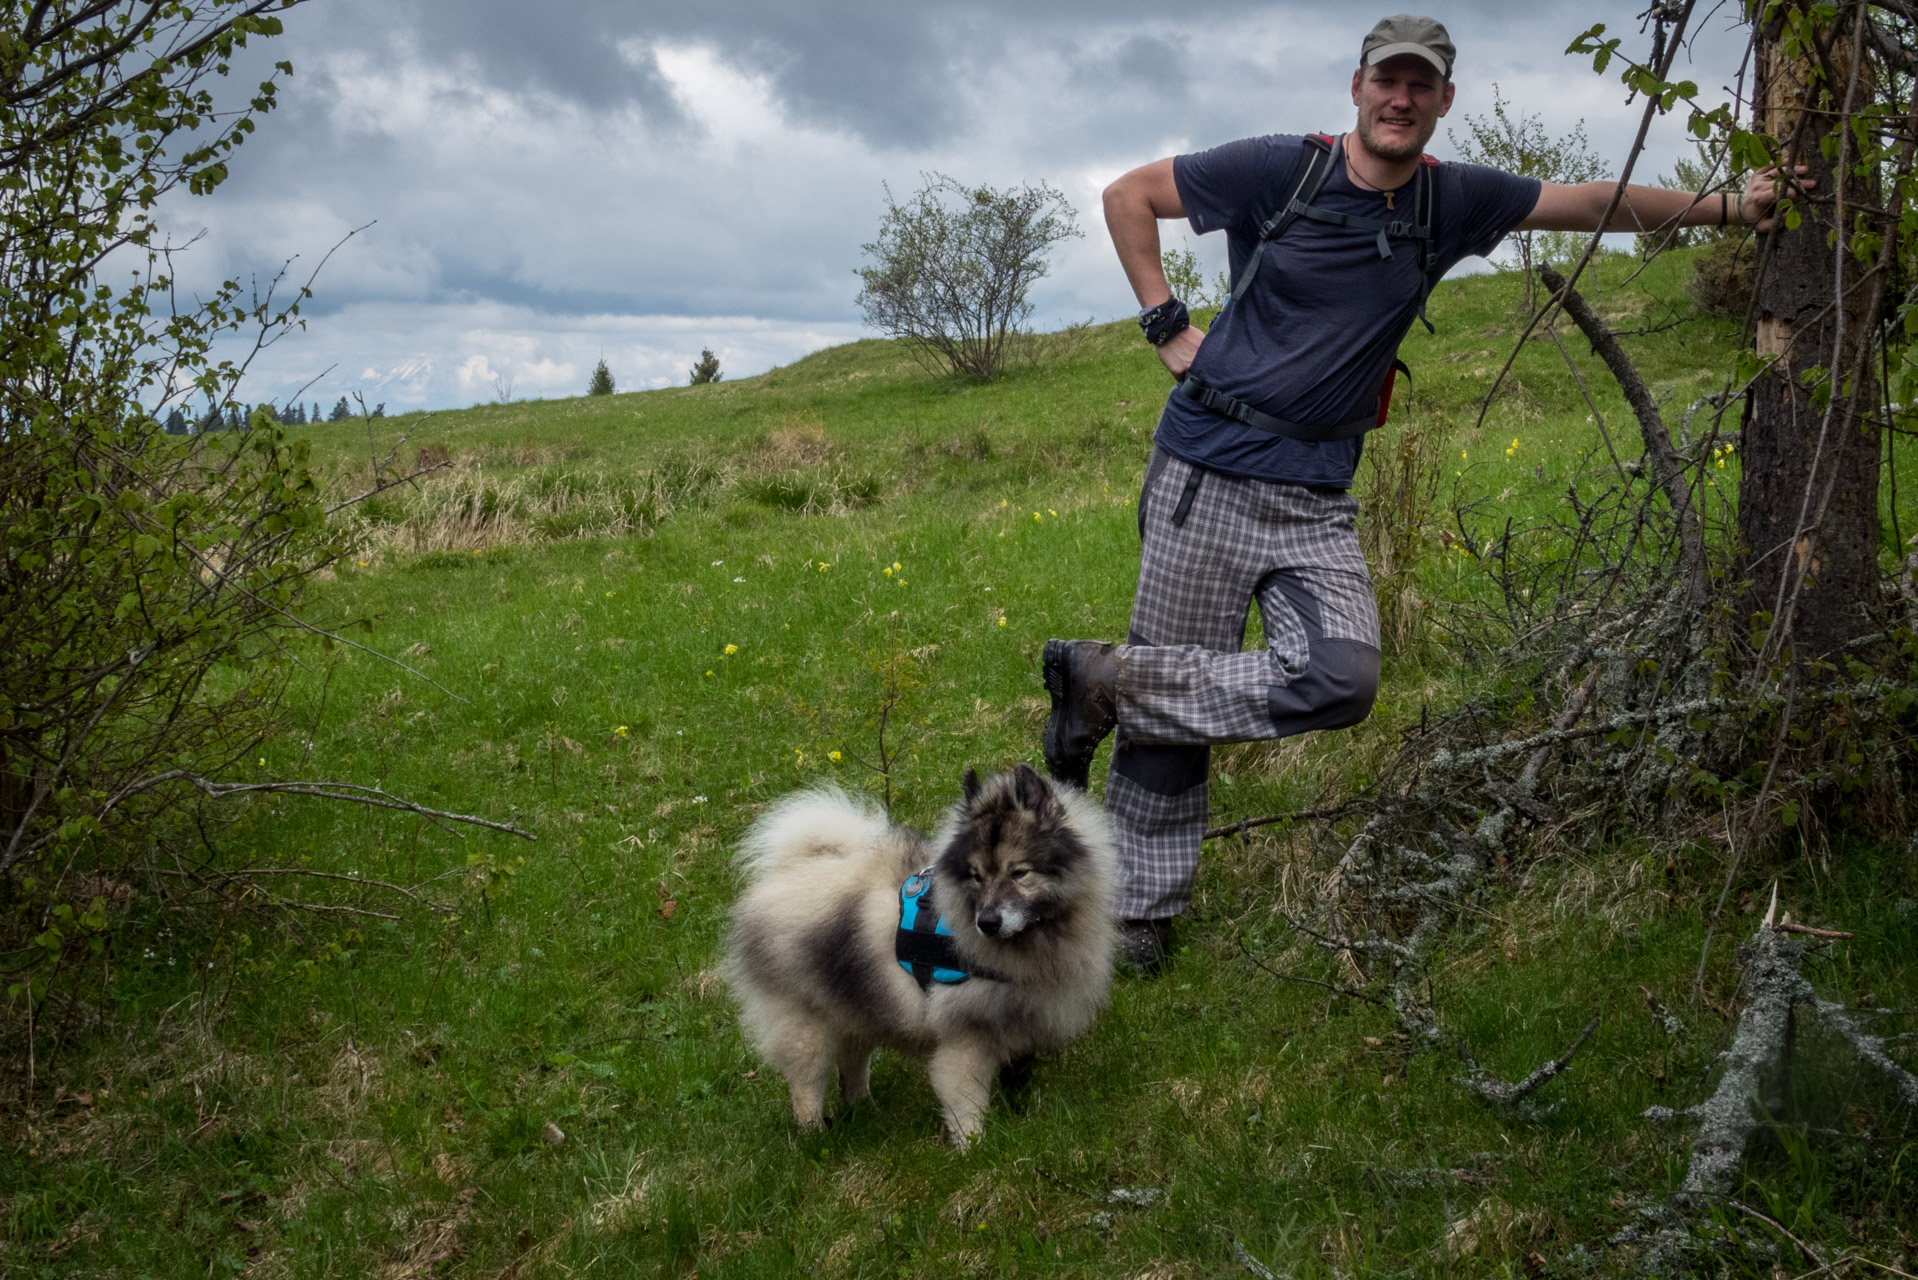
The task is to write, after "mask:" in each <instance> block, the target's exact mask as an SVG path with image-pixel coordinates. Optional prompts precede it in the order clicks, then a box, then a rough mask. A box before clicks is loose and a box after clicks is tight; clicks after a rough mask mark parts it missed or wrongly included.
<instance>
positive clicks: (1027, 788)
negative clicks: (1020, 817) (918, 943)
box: [1012, 760, 1059, 822]
mask: <svg viewBox="0 0 1918 1280" xmlns="http://www.w3.org/2000/svg"><path fill="white" fill-rule="evenodd" d="M1012 799H1013V802H1014V803H1015V804H1017V805H1018V806H1019V807H1020V808H1021V809H1024V810H1025V811H1026V812H1028V813H1030V814H1031V815H1032V816H1033V817H1035V818H1037V819H1039V820H1040V821H1041V822H1049V821H1052V820H1053V819H1055V818H1057V817H1058V816H1059V797H1058V796H1057V795H1056V794H1054V792H1053V790H1052V784H1051V783H1049V782H1047V781H1046V780H1045V779H1044V778H1042V777H1040V776H1039V772H1038V770H1036V769H1034V768H1033V767H1032V766H1031V765H1029V764H1027V763H1026V762H1025V761H1023V760H1021V761H1020V762H1019V763H1018V764H1016V765H1014V766H1013V769H1012Z"/></svg>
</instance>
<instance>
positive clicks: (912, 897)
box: [892, 867, 1003, 991]
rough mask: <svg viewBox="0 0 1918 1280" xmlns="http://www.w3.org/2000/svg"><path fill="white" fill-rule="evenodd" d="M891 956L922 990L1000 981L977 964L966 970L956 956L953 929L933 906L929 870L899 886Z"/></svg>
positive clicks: (956, 950)
mask: <svg viewBox="0 0 1918 1280" xmlns="http://www.w3.org/2000/svg"><path fill="white" fill-rule="evenodd" d="M892 954H893V958H894V959H896V960H898V961H899V967H900V968H902V969H904V970H905V971H906V972H907V973H910V974H911V975H912V980H913V981H914V982H917V983H918V984H919V989H920V990H921V991H925V990H928V989H930V987H931V986H932V984H933V983H935V982H938V983H942V984H945V985H948V986H951V985H954V984H957V983H961V982H964V981H966V979H968V978H985V979H988V980H990V981H1003V979H1001V978H1000V977H999V975H997V974H995V973H993V972H991V971H990V970H987V969H984V968H981V967H980V966H978V965H973V966H972V967H971V968H968V967H967V966H966V961H965V960H964V959H963V958H962V957H961V956H960V955H959V948H958V947H957V946H956V945H954V943H953V940H952V930H951V929H949V928H947V927H946V921H945V918H944V917H943V916H941V915H940V914H939V909H938V908H937V907H935V906H934V905H933V901H932V868H931V867H927V868H926V869H925V870H924V871H921V872H919V873H918V874H917V875H913V876H909V877H907V879H906V883H904V884H902V885H900V886H899V931H898V932H897V933H896V934H894V935H893V944H892Z"/></svg>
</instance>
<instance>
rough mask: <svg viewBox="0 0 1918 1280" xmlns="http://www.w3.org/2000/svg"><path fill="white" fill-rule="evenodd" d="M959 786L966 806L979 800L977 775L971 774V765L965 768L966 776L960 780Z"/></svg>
mask: <svg viewBox="0 0 1918 1280" xmlns="http://www.w3.org/2000/svg"><path fill="white" fill-rule="evenodd" d="M959 785H960V787H961V789H962V790H963V791H964V793H965V797H966V803H967V804H971V803H972V802H973V801H974V800H977V799H978V798H979V775H978V774H977V773H974V772H973V769H972V766H971V765H967V766H966V776H965V777H964V778H962V779H961V780H960V783H959Z"/></svg>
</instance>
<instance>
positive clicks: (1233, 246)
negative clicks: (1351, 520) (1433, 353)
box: [1157, 134, 1539, 489]
mask: <svg viewBox="0 0 1918 1280" xmlns="http://www.w3.org/2000/svg"><path fill="white" fill-rule="evenodd" d="M1304 150H1305V141H1304V139H1303V138H1300V137H1298V136H1297V135H1292V134H1270V135H1267V136H1266V137H1263V138H1247V139H1245V140H1243V141H1240V142H1228V143H1226V144H1225V145H1224V146H1222V147H1214V148H1212V149H1211V150H1210V151H1198V152H1194V153H1193V154H1191V155H1183V156H1178V157H1176V158H1175V159H1174V160H1173V162H1172V175H1173V179H1174V181H1176V182H1177V183H1178V187H1179V198H1180V199H1181V200H1182V201H1183V202H1184V204H1185V212H1186V217H1187V218H1188V219H1189V220H1190V221H1191V223H1192V229H1193V230H1194V231H1196V232H1198V233H1199V234H1201V235H1204V234H1205V233H1206V232H1208V231H1219V230H1223V231H1224V232H1225V233H1226V239H1227V245H1228V249H1229V251H1230V257H1231V264H1232V278H1233V279H1234V280H1235V281H1236V280H1237V279H1238V277H1239V272H1240V271H1242V270H1243V269H1244V265H1245V260H1246V258H1247V256H1248V255H1249V254H1250V253H1251V251H1252V246H1253V245H1254V244H1256V243H1257V241H1258V235H1259V227H1260V226H1261V225H1262V224H1263V223H1264V221H1265V220H1266V219H1267V218H1269V217H1271V216H1272V214H1273V212H1275V211H1276V210H1277V208H1278V206H1279V204H1280V202H1282V201H1283V200H1284V199H1285V198H1286V197H1287V196H1289V195H1290V194H1291V192H1292V187H1291V185H1290V184H1291V183H1292V182H1296V181H1297V179H1296V177H1295V176H1294V165H1295V164H1296V163H1297V162H1298V161H1299V159H1300V157H1301V155H1302V153H1303V152H1304ZM1435 177H1436V180H1437V182H1438V184H1439V204H1438V217H1439V225H1438V226H1437V227H1436V228H1434V233H1435V234H1436V236H1437V238H1438V251H1439V255H1438V257H1439V268H1440V270H1441V271H1446V270H1450V269H1451V267H1452V265H1453V264H1454V263H1457V262H1458V261H1460V260H1461V259H1463V258H1468V257H1472V256H1475V255H1483V254H1488V253H1490V252H1491V251H1492V250H1493V249H1495V248H1497V247H1498V243H1499V241H1501V240H1503V239H1504V238H1505V235H1506V233H1507V232H1509V231H1510V230H1511V229H1512V228H1513V227H1515V226H1517V225H1518V224H1519V223H1520V222H1521V221H1523V220H1524V219H1525V217H1526V215H1528V214H1530V213H1531V211H1532V208H1533V206H1534V205H1536V204H1537V203H1538V192H1539V183H1538V179H1536V178H1521V177H1519V176H1518V175H1517V174H1512V173H1504V172H1502V171H1500V170H1497V169H1488V168H1485V167H1483V166H1481V165H1472V164H1451V163H1446V164H1441V165H1439V166H1438V169H1437V171H1436V174H1435ZM1416 191H1417V188H1416V179H1414V181H1413V182H1412V183H1408V184H1406V185H1405V186H1404V187H1401V188H1399V189H1398V191H1397V192H1395V193H1394V203H1396V204H1397V206H1398V208H1397V209H1396V210H1395V211H1390V212H1388V211H1387V209H1386V206H1385V200H1384V197H1382V196H1381V195H1380V194H1379V193H1378V192H1376V191H1366V190H1363V189H1361V188H1360V187H1358V186H1356V185H1355V184H1354V183H1353V182H1352V180H1351V179H1350V178H1349V177H1347V175H1346V172H1345V165H1344V164H1343V163H1339V164H1337V165H1336V166H1335V167H1334V168H1333V169H1332V171H1331V173H1330V174H1329V175H1328V176H1327V178H1326V182H1325V186H1324V187H1322V188H1321V189H1320V191H1319V195H1318V197H1317V199H1315V200H1314V201H1313V202H1312V203H1313V204H1314V205H1315V206H1317V207H1319V208H1323V209H1330V210H1335V211H1337V212H1340V213H1349V214H1354V215H1357V216H1360V217H1366V218H1377V219H1386V220H1389V219H1393V218H1401V217H1402V218H1404V219H1406V220H1407V221H1411V220H1413V218H1414V216H1415V215H1414V214H1413V212H1412V204H1413V202H1414V200H1415V198H1416ZM1420 250H1421V245H1420V243H1419V242H1418V241H1416V240H1411V239H1405V240H1393V241H1392V256H1391V257H1390V258H1380V257H1379V251H1378V240H1377V237H1376V236H1375V235H1374V234H1372V233H1370V232H1366V231H1359V230H1355V229H1352V228H1349V227H1336V226H1331V225H1329V224H1326V223H1322V222H1315V221H1313V220H1311V219H1309V218H1296V219H1294V220H1293V222H1292V225H1291V226H1289V227H1287V228H1286V229H1285V232H1284V234H1283V235H1281V236H1279V238H1278V239H1276V240H1273V241H1271V242H1269V243H1268V244H1267V245H1266V247H1265V254H1264V256H1263V258H1262V259H1261V260H1260V262H1259V273H1258V277H1257V278H1256V279H1255V280H1254V281H1253V282H1252V287H1251V288H1250V289H1248V290H1246V292H1245V295H1244V296H1243V297H1241V298H1240V299H1239V300H1238V301H1236V302H1231V303H1228V304H1227V305H1226V307H1225V309H1224V310H1223V311H1221V312H1220V313H1219V317H1218V319H1217V320H1216V321H1215V322H1214V323H1213V326H1212V328H1211V330H1210V331H1209V332H1208V333H1207V334H1206V338H1205V342H1204V343H1203V344H1202V345H1201V346H1200V347H1199V355H1198V358H1197V359H1196V360H1195V361H1194V362H1193V365H1192V372H1193V373H1194V374H1196V375H1197V376H1198V377H1199V378H1200V379H1201V380H1202V381H1203V382H1204V383H1205V384H1206V385H1207V386H1209V387H1213V388H1215V389H1217V390H1219V391H1221V392H1224V393H1225V394H1226V395H1229V396H1232V397H1234V398H1235V399H1238V400H1243V401H1245V402H1246V403H1247V404H1250V405H1251V406H1252V407H1253V408H1255V409H1260V410H1263V411H1264V412H1266V413H1269V414H1271V415H1272V416H1274V417H1276V418H1283V419H1285V420H1286V421H1288V422H1299V423H1307V424H1311V425H1320V424H1333V423H1341V422H1349V421H1351V420H1352V419H1354V418H1358V417H1361V416H1369V415H1372V414H1375V413H1377V412H1378V395H1379V388H1380V386H1381V384H1383V382H1384V381H1385V373H1386V370H1388V369H1390V368H1391V367H1392V359H1393V357H1394V356H1395V355H1396V354H1397V353H1398V347H1399V342H1400V340H1401V339H1403V338H1404V337H1405V331H1406V330H1407V329H1408V328H1409V327H1410V326H1411V324H1412V321H1413V319H1414V318H1416V316H1417V315H1418V296H1419V289H1420V285H1421V281H1422V277H1421V273H1420V271H1419V260H1420V257H1421V256H1422V255H1421V252H1420ZM1157 441H1158V444H1159V447H1160V448H1162V449H1164V450H1165V451H1166V452H1167V453H1170V454H1173V455H1174V456H1176V457H1179V458H1183V459H1185V460H1186V461H1187V462H1192V463H1197V464H1198V465H1199V466H1202V467H1207V468H1209V469H1211V470H1213V471H1221V472H1224V473H1225V474H1227V475H1234V476H1247V477H1250V478H1252V479H1255V480H1276V481H1279V482H1281V483H1284V484H1296V485H1308V486H1312V487H1314V488H1326V487H1329V488H1339V489H1344V488H1349V487H1350V486H1351V484H1352V473H1353V471H1354V470H1355V469H1356V468H1357V466H1358V462H1359V449H1360V441H1359V440H1357V439H1354V440H1334V441H1328V442H1326V443H1323V444H1313V443H1309V442H1307V441H1303V440H1293V439H1290V438H1288V437H1285V436H1277V435H1273V434H1272V433H1270V432H1267V431H1260V430H1258V429H1257V428H1256V427H1248V426H1244V425H1243V424H1241V423H1237V422H1234V421H1232V420H1231V419H1230V418H1225V417H1221V416H1220V415H1219V414H1216V413H1213V412H1212V411H1211V410H1209V409H1206V408H1204V407H1203V406H1201V405H1200V404H1198V403H1197V402H1195V401H1193V400H1189V399H1187V398H1186V397H1185V396H1184V395H1181V394H1179V393H1178V392H1177V391H1176V390H1175V391H1174V393H1173V395H1172V398H1171V399H1170V400H1169V401H1168V402H1167V403H1166V408H1165V413H1164V415H1163V416H1161V417H1160V419H1159V431H1158V436H1157Z"/></svg>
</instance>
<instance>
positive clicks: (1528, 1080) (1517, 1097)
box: [1464, 1016, 1599, 1107]
mask: <svg viewBox="0 0 1918 1280" xmlns="http://www.w3.org/2000/svg"><path fill="white" fill-rule="evenodd" d="M1598 1023H1599V1019H1598V1017H1597V1016H1594V1017H1593V1018H1592V1020H1591V1021H1590V1022H1588V1023H1586V1024H1585V1029H1584V1030H1583V1031H1581V1032H1579V1033H1578V1039H1576V1040H1574V1041H1572V1047H1571V1048H1569V1049H1567V1050H1566V1051H1565V1052H1564V1053H1561V1054H1560V1055H1559V1056H1558V1057H1556V1058H1553V1059H1552V1060H1551V1061H1550V1062H1548V1063H1546V1064H1545V1065H1544V1066H1542V1067H1540V1068H1539V1069H1538V1070H1536V1071H1534V1072H1532V1074H1531V1075H1529V1076H1526V1077H1525V1078H1524V1079H1523V1080H1520V1081H1519V1082H1518V1083H1516V1084H1507V1083H1506V1082H1505V1081H1503V1080H1500V1079H1499V1078H1498V1077H1497V1076H1494V1075H1492V1074H1491V1073H1490V1072H1487V1071H1483V1070H1480V1069H1479V1067H1478V1066H1477V1064H1475V1063H1472V1062H1471V1059H1469V1058H1468V1059H1466V1062H1467V1064H1468V1065H1469V1067H1470V1069H1469V1071H1468V1073H1467V1075H1466V1077H1465V1081H1464V1083H1465V1084H1466V1086H1467V1087H1469V1088H1470V1089H1471V1090H1472V1092H1474V1093H1476V1094H1478V1095H1479V1096H1480V1097H1481V1098H1484V1099H1486V1100H1487V1101H1490V1102H1496V1103H1498V1104H1499V1105H1500V1106H1504V1107H1509V1106H1514V1105H1516V1104H1517V1103H1519V1102H1522V1101H1524V1099H1525V1097H1526V1095H1527V1094H1530V1093H1532V1092H1533V1091H1535V1090H1536V1089H1537V1088H1538V1087H1539V1086H1540V1085H1543V1084H1545V1083H1546V1082H1547V1081H1549V1080H1553V1079H1556V1078H1557V1077H1559V1076H1561V1075H1563V1074H1565V1070H1566V1068H1568V1067H1570V1066H1571V1065H1572V1058H1573V1057H1574V1056H1575V1055H1576V1054H1577V1053H1578V1051H1579V1050H1580V1049H1582V1048H1584V1047H1585V1042H1586V1041H1587V1040H1590V1039H1591V1038H1592V1033H1593V1032H1594V1031H1596V1030H1598Z"/></svg>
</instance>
